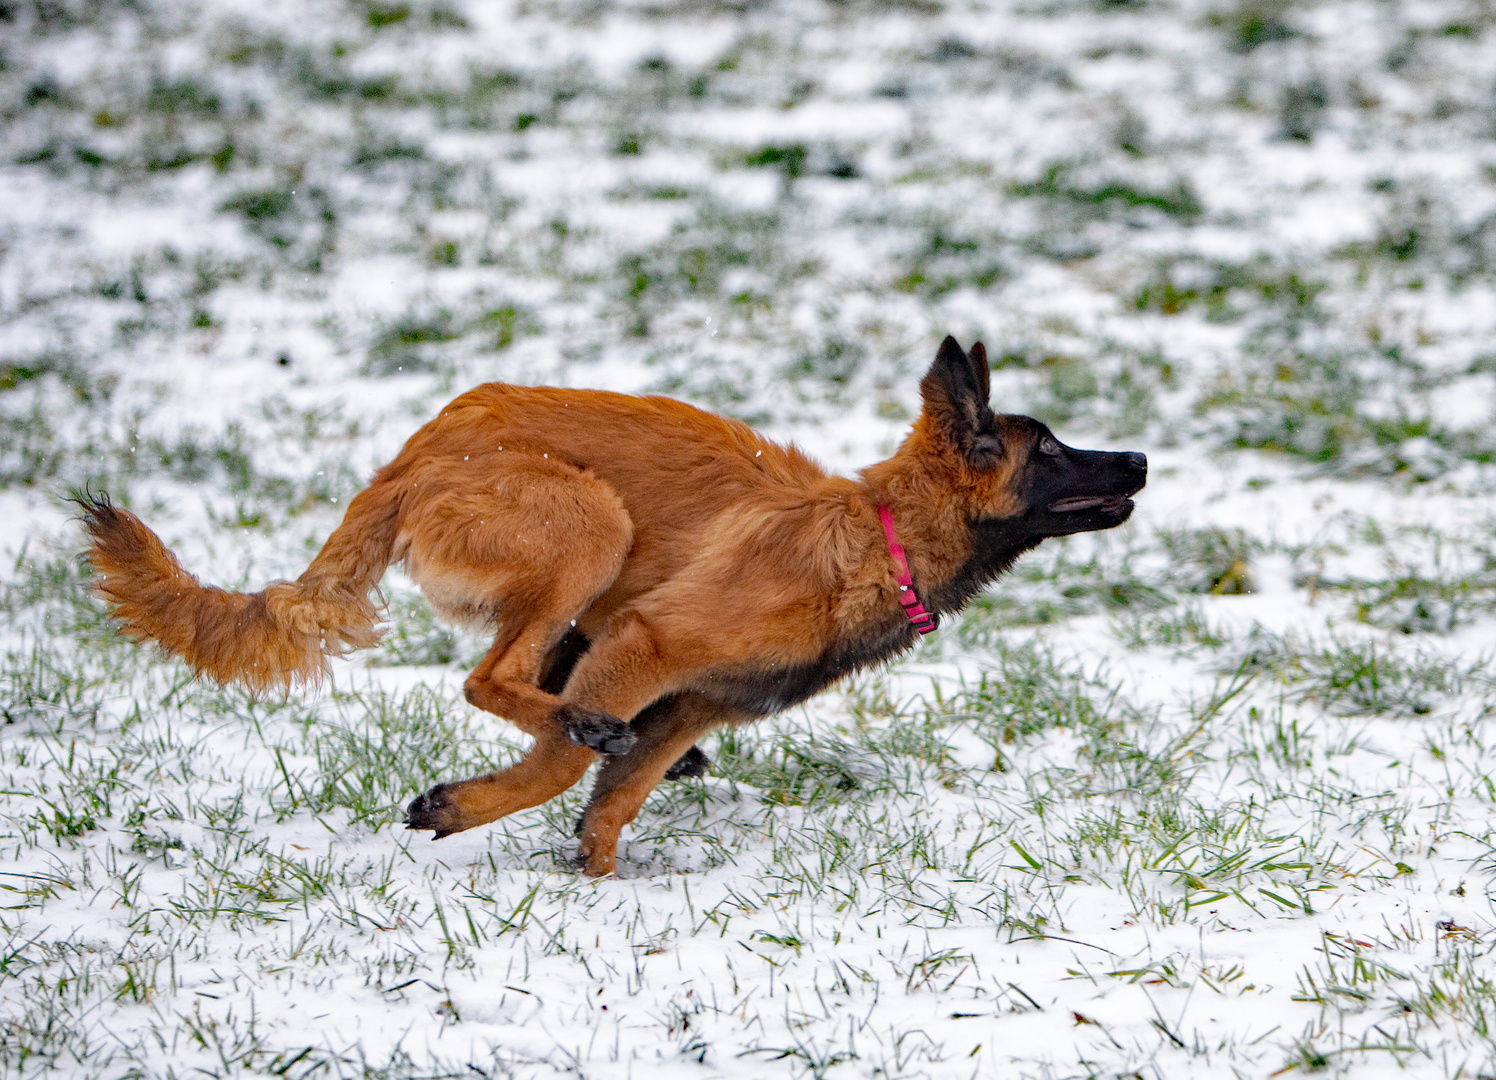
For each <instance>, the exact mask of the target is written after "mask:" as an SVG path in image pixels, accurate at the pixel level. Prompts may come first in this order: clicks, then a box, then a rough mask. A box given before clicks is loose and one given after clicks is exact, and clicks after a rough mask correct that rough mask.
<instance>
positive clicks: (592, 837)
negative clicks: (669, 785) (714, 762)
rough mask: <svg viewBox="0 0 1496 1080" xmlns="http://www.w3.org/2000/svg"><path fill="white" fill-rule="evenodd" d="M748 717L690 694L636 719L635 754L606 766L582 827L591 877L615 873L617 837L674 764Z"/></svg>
mask: <svg viewBox="0 0 1496 1080" xmlns="http://www.w3.org/2000/svg"><path fill="white" fill-rule="evenodd" d="M743 718H744V717H743V716H741V715H740V714H739V713H737V712H736V711H735V710H732V709H729V708H727V707H725V706H722V705H719V704H717V703H716V702H714V701H711V700H709V699H708V698H706V697H703V696H702V695H701V694H698V693H694V692H690V691H687V692H685V693H681V694H676V695H674V696H672V697H668V698H665V699H664V700H663V701H658V702H656V703H655V704H653V705H651V706H650V707H649V708H647V709H645V710H644V711H643V712H641V713H640V714H639V715H638V716H636V717H635V718H634V722H633V724H632V725H631V726H632V727H633V729H634V733H635V735H636V736H637V741H636V742H635V743H634V746H633V749H631V750H630V751H629V752H628V753H627V754H625V755H623V756H622V757H611V758H608V759H606V760H605V761H604V762H603V766H602V769H601V770H600V771H599V772H598V774H597V782H596V783H595V784H594V785H593V788H592V798H591V801H589V802H588V804H587V809H586V810H585V811H583V813H582V819H581V821H579V822H578V823H577V836H578V837H580V838H581V846H580V848H579V849H578V852H577V860H578V861H579V862H580V863H581V864H582V867H583V869H584V870H585V871H586V873H587V874H588V876H590V877H602V876H604V875H606V874H611V873H613V872H614V870H615V868H616V858H617V850H618V834H619V832H620V831H621V830H622V829H623V827H624V826H625V825H627V824H628V823H629V822H631V821H633V820H634V818H635V817H636V816H637V815H638V813H639V809H640V807H642V806H643V805H644V800H645V799H647V798H648V797H649V793H650V792H651V791H653V790H654V789H655V787H656V786H657V785H658V784H659V782H660V781H661V780H662V779H664V777H665V774H666V773H667V772H668V771H669V770H670V768H671V767H672V766H673V765H674V763H675V762H677V761H678V760H680V757H681V755H682V754H684V753H685V752H686V751H687V750H688V749H690V747H691V745H692V744H693V743H695V742H696V740H697V739H699V738H701V737H702V736H703V735H705V734H706V733H707V732H708V731H711V730H712V729H713V728H715V727H718V726H720V725H722V724H725V723H730V722H732V721H733V720H737V719H743Z"/></svg>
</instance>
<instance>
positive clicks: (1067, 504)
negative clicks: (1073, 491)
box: [1049, 495, 1107, 514]
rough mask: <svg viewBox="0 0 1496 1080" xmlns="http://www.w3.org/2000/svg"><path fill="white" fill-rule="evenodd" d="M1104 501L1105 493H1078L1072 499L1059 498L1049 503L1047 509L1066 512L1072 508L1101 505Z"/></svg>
mask: <svg viewBox="0 0 1496 1080" xmlns="http://www.w3.org/2000/svg"><path fill="white" fill-rule="evenodd" d="M1106 501H1107V497H1106V496H1105V495H1078V496H1076V497H1075V498H1073V499H1060V500H1059V501H1058V502H1052V503H1050V504H1049V510H1050V512H1051V513H1054V514H1068V513H1070V512H1071V511H1073V510H1089V509H1091V507H1093V506H1101V505H1103V504H1104V503H1105V502H1106Z"/></svg>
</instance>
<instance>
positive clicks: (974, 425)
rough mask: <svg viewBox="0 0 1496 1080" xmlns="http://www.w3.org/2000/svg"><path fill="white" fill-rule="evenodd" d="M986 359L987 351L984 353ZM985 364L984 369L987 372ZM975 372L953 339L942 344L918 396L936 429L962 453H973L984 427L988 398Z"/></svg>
mask: <svg viewBox="0 0 1496 1080" xmlns="http://www.w3.org/2000/svg"><path fill="white" fill-rule="evenodd" d="M983 355H984V357H985V350H984V353H983ZM986 366H987V365H986V361H985V359H984V360H983V363H982V367H983V369H984V371H985V369H986ZM984 382H985V380H980V379H979V377H978V376H977V372H976V368H975V367H974V366H973V365H972V362H971V360H970V359H968V357H967V355H966V353H964V352H963V351H962V350H961V346H960V345H957V344H956V339H955V338H953V337H948V338H946V339H945V340H944V341H943V342H941V343H940V352H939V353H938V354H937V355H936V357H935V362H934V363H933V364H931V365H930V370H929V371H928V372H926V373H925V377H924V378H923V379H921V380H920V384H919V393H920V396H921V397H922V398H923V399H924V402H925V415H926V416H928V417H929V418H930V421H931V423H932V424H933V426H934V427H935V429H936V430H937V431H938V432H939V433H940V434H942V435H944V436H945V437H946V438H947V439H949V440H950V441H951V442H952V443H954V444H955V445H956V446H958V447H960V449H961V451H962V453H968V452H969V451H970V450H971V446H972V441H973V440H974V439H975V438H976V435H977V432H978V430H979V429H980V428H981V426H982V413H983V412H984V410H986V408H987V395H986V393H985V392H984V386H983V383H984Z"/></svg>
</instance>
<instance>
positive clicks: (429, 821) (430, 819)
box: [405, 784, 457, 840]
mask: <svg viewBox="0 0 1496 1080" xmlns="http://www.w3.org/2000/svg"><path fill="white" fill-rule="evenodd" d="M444 786H445V785H442V784H438V785H437V786H436V787H434V788H432V789H431V790H430V791H428V792H426V793H425V794H423V795H417V796H416V797H415V798H414V799H412V800H411V801H410V805H409V806H407V807H406V808H405V827H406V828H407V829H430V830H431V831H432V832H434V833H436V836H435V837H434V838H433V839H436V840H440V839H441V838H442V837H444V836H450V835H452V833H454V832H456V831H457V830H455V829H449V828H444V827H443V826H444V825H445V824H446V821H445V818H446V810H447V805H448V804H447V793H446V792H445V791H443V790H442V788H443V787H444Z"/></svg>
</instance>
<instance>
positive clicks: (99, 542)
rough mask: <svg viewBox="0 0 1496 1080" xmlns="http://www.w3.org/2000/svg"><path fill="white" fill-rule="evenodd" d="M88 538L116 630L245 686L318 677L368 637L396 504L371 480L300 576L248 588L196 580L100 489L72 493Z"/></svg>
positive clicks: (372, 633) (372, 637)
mask: <svg viewBox="0 0 1496 1080" xmlns="http://www.w3.org/2000/svg"><path fill="white" fill-rule="evenodd" d="M77 502H78V505H79V506H80V507H81V508H82V510H83V524H84V526H85V527H86V528H87V530H88V532H89V534H90V536H91V537H92V540H93V543H92V545H91V547H90V548H89V551H88V559H89V561H90V562H92V563H93V566H94V569H95V570H97V571H98V573H99V580H98V582H97V584H96V585H95V590H96V591H97V593H98V594H99V595H100V596H101V597H103V598H104V600H106V601H107V602H108V603H109V605H110V607H111V608H112V609H113V612H114V614H115V616H116V617H117V618H118V619H119V620H120V623H121V624H122V629H123V631H124V633H126V634H127V635H129V636H130V637H133V638H136V639H137V640H143V641H154V642H155V643H156V644H157V645H160V646H161V647H162V648H163V649H165V650H166V651H167V652H169V653H171V654H172V655H174V656H180V657H181V658H182V659H183V660H185V661H186V662H187V663H188V664H189V665H191V666H192V668H193V670H194V671H196V672H197V673H198V674H199V675H207V676H209V677H210V678H212V679H215V680H217V681H218V682H220V683H239V684H241V685H243V686H246V687H248V688H249V689H251V690H254V691H263V690H269V689H274V688H280V687H288V686H290V685H292V684H293V683H297V682H303V683H307V682H313V683H314V682H317V681H318V680H320V679H321V678H322V676H323V675H324V674H326V671H327V657H329V656H338V655H341V654H343V653H345V652H348V651H350V650H352V649H364V648H368V647H369V646H371V645H374V644H376V643H377V642H378V641H379V638H380V636H381V634H382V631H381V629H380V626H379V623H380V612H379V609H378V608H377V607H376V606H375V605H374V604H373V603H372V602H370V600H369V591H370V590H371V589H372V588H373V587H374V586H375V585H376V584H377V583H378V581H379V578H380V577H381V576H382V575H383V573H384V571H385V568H386V567H387V566H389V563H390V555H391V552H392V551H393V549H394V546H395V533H396V528H397V519H398V514H399V505H398V502H397V500H396V498H395V497H394V495H393V494H392V493H391V492H390V489H389V488H388V487H381V486H379V485H376V486H375V487H371V488H369V489H368V490H366V491H364V492H362V493H360V494H359V495H358V496H357V497H356V498H355V499H354V500H353V501H352V502H351V503H350V504H349V506H348V513H347V514H346V515H345V516H344V518H343V523H342V524H341V525H339V526H338V527H337V529H336V530H334V531H333V534H332V536H331V537H329V538H328V541H327V543H326V544H325V545H324V546H323V548H322V550H321V552H319V553H318V555H317V557H316V559H314V560H313V561H312V565H311V566H310V567H308V568H307V571H306V573H304V574H302V575H301V577H300V578H298V579H297V580H295V581H274V582H271V583H270V584H269V585H267V586H266V587H265V588H264V589H261V590H260V591H259V592H257V593H238V592H230V591H228V590H226V589H218V588H214V587H213V586H209V585H203V584H201V583H200V582H199V581H198V579H197V578H196V577H194V576H193V575H192V574H189V573H188V572H187V571H186V570H184V569H183V568H182V564H181V563H179V562H178V561H177V558H176V556H175V555H173V554H172V553H171V552H170V551H169V550H167V548H166V545H165V544H163V543H162V542H161V538H160V537H158V536H157V535H156V534H155V533H153V532H152V531H151V530H150V529H148V528H147V527H146V525H145V523H144V522H143V521H141V520H140V518H138V517H136V516H135V515H134V514H132V513H130V511H128V510H122V509H120V508H119V507H117V506H114V505H113V504H112V503H110V502H109V499H108V497H107V496H102V495H100V496H93V495H85V496H83V497H81V498H79V499H78V500H77Z"/></svg>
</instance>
